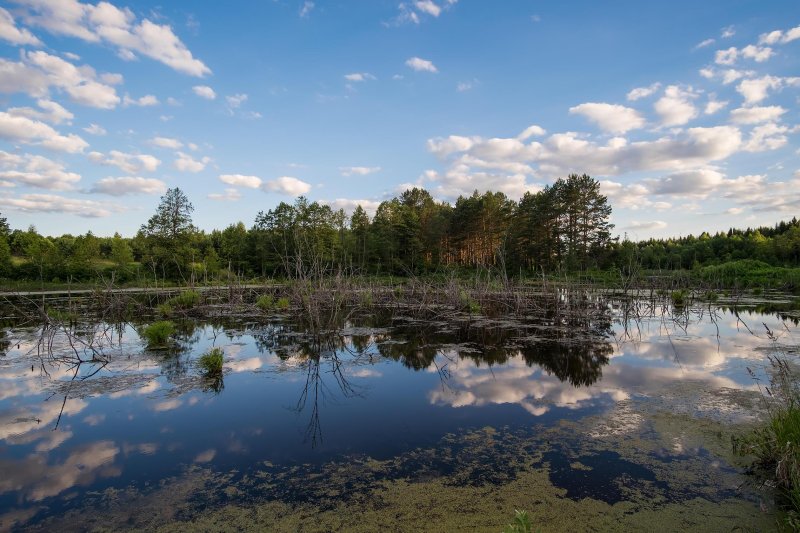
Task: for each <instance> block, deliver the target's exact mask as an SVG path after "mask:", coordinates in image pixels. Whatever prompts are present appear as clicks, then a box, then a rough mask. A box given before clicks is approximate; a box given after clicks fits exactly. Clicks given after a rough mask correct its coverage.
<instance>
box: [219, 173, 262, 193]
mask: <svg viewBox="0 0 800 533" xmlns="http://www.w3.org/2000/svg"><path fill="white" fill-rule="evenodd" d="M219 180H220V181H221V182H222V183H227V184H228V185H234V186H236V187H247V188H249V189H258V188H259V187H261V183H262V182H261V178H259V177H258V176H244V175H242V174H222V175H220V177H219Z"/></svg>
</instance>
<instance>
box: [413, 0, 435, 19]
mask: <svg viewBox="0 0 800 533" xmlns="http://www.w3.org/2000/svg"><path fill="white" fill-rule="evenodd" d="M414 7H416V8H417V9H418V10H419V11H421V12H423V13H427V14H428V15H431V16H434V17H438V16H439V15H440V14H441V12H442V8H441V7H439V6H438V5H436V4H434V3H433V2H432V1H431V0H417V1H416V2H414Z"/></svg>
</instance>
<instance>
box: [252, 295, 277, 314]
mask: <svg viewBox="0 0 800 533" xmlns="http://www.w3.org/2000/svg"><path fill="white" fill-rule="evenodd" d="M274 305H275V298H273V297H272V295H271V294H264V295H263V296H259V298H258V300H256V307H258V308H259V309H261V310H262V311H268V310H270V309H272V307H273V306H274Z"/></svg>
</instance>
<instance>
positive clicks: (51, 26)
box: [18, 0, 211, 76]
mask: <svg viewBox="0 0 800 533" xmlns="http://www.w3.org/2000/svg"><path fill="white" fill-rule="evenodd" d="M18 3H20V4H22V5H23V6H24V9H25V12H24V13H23V19H24V20H25V22H27V23H28V24H30V25H34V26H38V27H41V28H44V29H45V30H47V31H48V32H50V33H53V34H55V35H67V36H70V37H77V38H79V39H82V40H84V41H87V42H91V43H101V42H102V43H107V44H110V45H112V46H115V47H117V51H118V55H119V56H120V57H121V58H123V59H126V60H131V59H135V58H136V54H141V55H143V56H146V57H149V58H151V59H154V60H156V61H159V62H161V63H163V64H165V65H167V66H169V67H171V68H173V69H175V70H177V71H178V72H183V73H184V74H189V75H191V76H205V75H206V74H210V73H211V70H210V69H209V68H208V67H207V66H206V65H205V64H204V63H203V62H202V61H200V60H199V59H196V58H195V57H193V56H192V53H191V52H190V51H189V49H188V48H186V45H185V44H183V42H182V41H181V40H180V39H179V38H178V36H177V35H175V33H174V32H173V31H172V28H171V27H170V26H167V25H161V24H156V23H154V22H152V21H150V20H149V19H142V20H141V21H140V20H137V17H136V15H134V13H133V12H132V11H131V10H130V9H127V8H124V9H120V8H117V7H116V6H114V5H112V4H110V3H108V2H100V3H98V4H97V5H92V4H84V3H81V2H79V1H78V0H18Z"/></svg>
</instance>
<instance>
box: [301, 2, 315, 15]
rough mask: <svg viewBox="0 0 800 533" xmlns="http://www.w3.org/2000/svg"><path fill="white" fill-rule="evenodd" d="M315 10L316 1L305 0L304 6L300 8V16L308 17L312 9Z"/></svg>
mask: <svg viewBox="0 0 800 533" xmlns="http://www.w3.org/2000/svg"><path fill="white" fill-rule="evenodd" d="M313 10H314V2H311V1H310V0H305V2H303V6H302V7H301V8H300V18H306V17H308V16H309V15H310V14H311V11H313Z"/></svg>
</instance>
